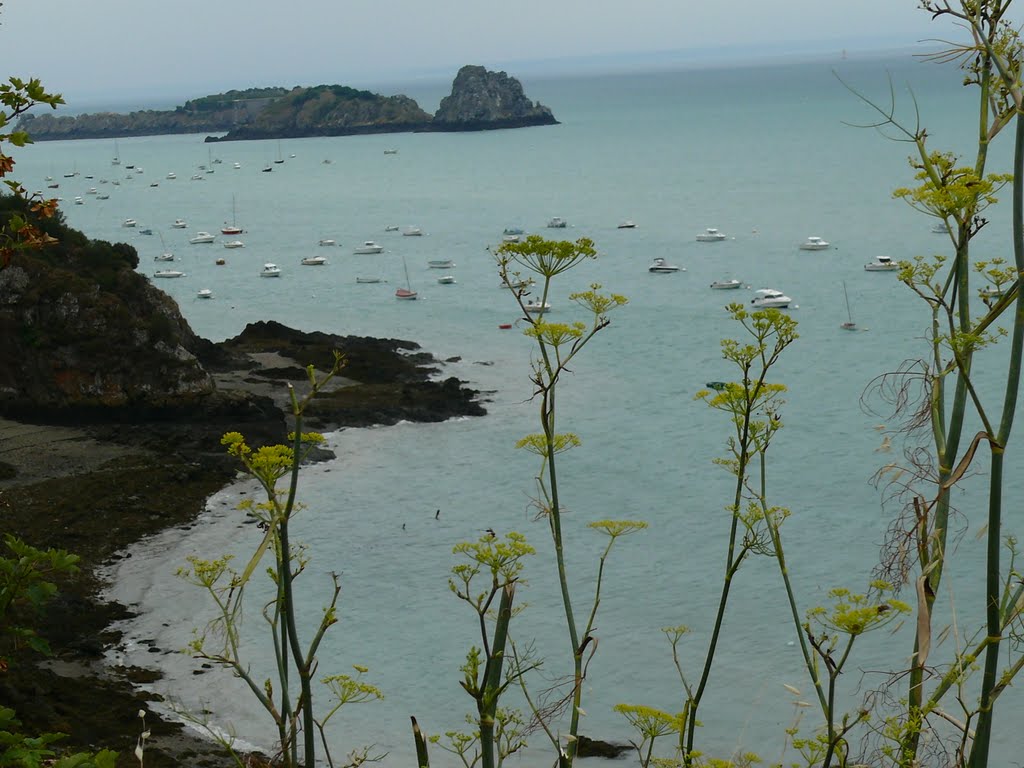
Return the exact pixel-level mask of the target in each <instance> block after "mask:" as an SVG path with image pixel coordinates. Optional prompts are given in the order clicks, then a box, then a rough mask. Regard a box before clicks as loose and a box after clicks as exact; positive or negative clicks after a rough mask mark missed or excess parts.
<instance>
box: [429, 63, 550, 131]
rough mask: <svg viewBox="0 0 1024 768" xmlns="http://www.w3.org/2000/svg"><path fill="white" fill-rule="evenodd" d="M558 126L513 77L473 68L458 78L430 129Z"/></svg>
mask: <svg viewBox="0 0 1024 768" xmlns="http://www.w3.org/2000/svg"><path fill="white" fill-rule="evenodd" d="M557 124H558V121H557V120H555V116H554V115H553V114H552V113H551V110H550V109H548V108H547V107H545V106H543V105H542V104H539V103H534V102H532V101H530V100H529V99H528V98H526V94H524V93H523V86H522V84H521V83H520V82H519V81H518V80H516V79H515V78H514V77H509V76H508V75H507V74H506V73H505V72H490V71H488V70H487V69H484V68H483V67H481V66H472V65H470V66H465V67H463V68H462V69H460V70H459V72H458V74H457V75H456V76H455V81H454V82H453V83H452V92H451V94H450V95H448V96H445V97H444V98H443V99H441V106H440V107H439V108H438V110H437V112H435V113H434V119H433V120H432V121H431V124H430V126H429V128H428V129H427V130H431V131H485V130H492V129H495V128H524V127H527V126H531V125H557Z"/></svg>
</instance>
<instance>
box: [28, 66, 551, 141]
mask: <svg viewBox="0 0 1024 768" xmlns="http://www.w3.org/2000/svg"><path fill="white" fill-rule="evenodd" d="M557 123H558V121H557V120H555V118H554V115H552V114H551V110H550V109H548V108H547V107H545V106H542V105H540V104H535V103H533V102H531V101H530V100H529V99H528V98H526V96H525V95H524V94H523V86H522V85H521V84H520V83H519V81H518V80H516V79H515V78H514V77H509V76H508V75H507V74H505V73H504V72H488V71H487V70H486V69H484V68H483V67H479V66H466V67H463V68H462V69H460V70H459V73H458V74H457V75H456V77H455V81H454V82H453V83H452V92H451V95H449V96H446V97H445V98H444V99H442V101H441V107H440V109H438V111H437V113H436V114H435V115H434V116H433V117H431V115H430V114H428V113H427V112H424V111H423V110H422V109H421V108H420V106H419V104H417V103H416V102H415V101H414V100H413V99H410V98H409V97H408V96H401V95H399V96H381V95H379V94H376V93H371V92H370V91H360V90H356V89H355V88H349V87H347V86H343V85H317V86H314V87H312V88H292V89H291V90H288V89H285V88H250V89H248V90H245V91H228V92H226V93H221V94H214V95H211V96H204V97H202V98H199V99H192V100H190V101H187V102H185V104H184V105H182V106H180V107H177V108H176V109H173V110H165V111H159V110H144V111H139V112H131V113H130V114H127V115H123V114H116V113H113V112H101V113H96V114H86V115H78V116H77V117H69V116H64V115H52V114H41V115H26V116H24V117H23V118H22V119H21V121H20V122H19V123H18V126H17V128H18V130H24V131H27V132H28V133H29V135H31V136H32V138H33V140H35V141H47V140H51V139H97V138H120V137H123V136H151V135H157V134H171V133H207V134H213V133H223V134H224V135H223V136H212V135H208V136H207V137H206V141H210V142H212V141H235V140H244V139H286V138H299V137H303V136H351V135H356V134H368V133H402V132H409V131H482V130H490V129H494V128H523V127H527V126H531V125H556V124H557Z"/></svg>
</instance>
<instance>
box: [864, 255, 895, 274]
mask: <svg viewBox="0 0 1024 768" xmlns="http://www.w3.org/2000/svg"><path fill="white" fill-rule="evenodd" d="M899 268H900V265H899V264H897V263H896V262H895V261H893V260H892V259H891V258H889V257H888V256H875V260H874V261H871V262H868V263H867V264H865V265H864V269H865V270H867V271H868V272H895V271H896V270H897V269H899Z"/></svg>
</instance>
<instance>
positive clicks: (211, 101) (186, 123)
mask: <svg viewBox="0 0 1024 768" xmlns="http://www.w3.org/2000/svg"><path fill="white" fill-rule="evenodd" d="M287 93H288V90H287V89H286V88H250V89H248V90H244V91H228V92H226V93H221V94H215V95H212V96H204V97H202V98H199V99H192V100H190V101H187V102H185V103H184V104H183V105H181V106H179V107H176V108H175V109H173V110H155V109H147V110H140V111H137V112H129V113H128V114H121V113H117V112H95V113H92V114H84V115H77V116H69V115H54V114H51V113H49V112H47V113H43V114H39V115H34V114H29V115H26V116H25V117H24V118H22V121H21V122H20V123H19V125H18V129H19V130H24V131H27V132H28V133H29V134H30V135H31V136H32V138H33V139H34V140H35V141H50V140H59V139H110V138H114V139H116V138H122V137H125V136H158V135H164V134H172V133H222V132H225V131H230V130H231V129H232V128H235V127H237V126H239V125H244V124H245V123H248V122H249V121H251V120H252V119H253V118H254V116H255V115H257V114H259V112H260V110H262V109H263V108H265V107H266V106H267V105H268V104H270V103H272V102H273V101H274V100H275V99H278V98H281V97H282V96H284V95H285V94H287Z"/></svg>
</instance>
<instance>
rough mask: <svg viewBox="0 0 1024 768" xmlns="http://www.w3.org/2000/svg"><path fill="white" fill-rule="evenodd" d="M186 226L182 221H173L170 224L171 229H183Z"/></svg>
mask: <svg viewBox="0 0 1024 768" xmlns="http://www.w3.org/2000/svg"><path fill="white" fill-rule="evenodd" d="M187 226H188V224H186V223H185V220H184V219H175V220H174V223H173V224H171V229H185V227H187Z"/></svg>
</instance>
